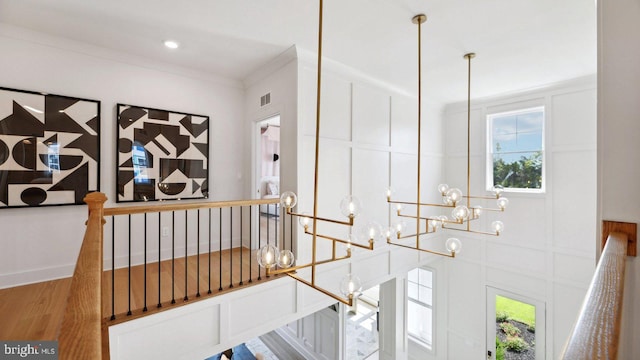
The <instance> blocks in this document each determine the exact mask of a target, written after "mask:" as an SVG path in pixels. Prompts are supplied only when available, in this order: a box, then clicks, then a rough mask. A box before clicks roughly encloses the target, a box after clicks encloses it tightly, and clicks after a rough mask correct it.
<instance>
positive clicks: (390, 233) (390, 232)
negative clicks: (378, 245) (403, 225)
mask: <svg viewBox="0 0 640 360" xmlns="http://www.w3.org/2000/svg"><path fill="white" fill-rule="evenodd" d="M383 233H384V237H385V238H386V239H387V241H388V240H391V237H392V236H393V234H394V233H395V231H394V229H393V227H388V228H386V229H384V231H383Z"/></svg>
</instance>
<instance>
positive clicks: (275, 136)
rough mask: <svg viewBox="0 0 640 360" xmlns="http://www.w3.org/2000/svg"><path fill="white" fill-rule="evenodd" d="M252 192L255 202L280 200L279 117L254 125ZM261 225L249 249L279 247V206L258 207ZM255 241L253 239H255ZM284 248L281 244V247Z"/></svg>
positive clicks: (263, 205)
mask: <svg viewBox="0 0 640 360" xmlns="http://www.w3.org/2000/svg"><path fill="white" fill-rule="evenodd" d="M255 129H256V130H255V139H256V140H255V145H256V146H255V151H256V152H255V155H254V159H255V160H254V173H255V184H254V189H255V190H254V191H255V193H254V194H255V197H256V198H257V199H278V198H280V163H281V161H280V115H275V116H272V117H269V118H267V119H265V120H262V121H258V122H256V127H255ZM258 213H259V214H258V215H259V219H260V225H259V228H258V229H257V232H258V234H257V235H258V240H257V241H256V242H255V244H253V246H252V248H254V249H255V248H258V247H260V246H261V245H264V244H266V243H271V242H275V244H276V245H277V244H278V232H279V230H278V228H279V227H280V204H261V205H260V206H259V207H258ZM254 239H256V237H254ZM282 245H284V244H282Z"/></svg>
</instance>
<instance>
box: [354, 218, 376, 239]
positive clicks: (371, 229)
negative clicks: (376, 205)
mask: <svg viewBox="0 0 640 360" xmlns="http://www.w3.org/2000/svg"><path fill="white" fill-rule="evenodd" d="M356 236H357V237H358V239H359V240H360V241H362V242H365V241H369V240H373V241H379V240H382V226H380V224H378V223H377V222H375V221H368V222H367V223H365V224H364V225H358V226H357V227H356Z"/></svg>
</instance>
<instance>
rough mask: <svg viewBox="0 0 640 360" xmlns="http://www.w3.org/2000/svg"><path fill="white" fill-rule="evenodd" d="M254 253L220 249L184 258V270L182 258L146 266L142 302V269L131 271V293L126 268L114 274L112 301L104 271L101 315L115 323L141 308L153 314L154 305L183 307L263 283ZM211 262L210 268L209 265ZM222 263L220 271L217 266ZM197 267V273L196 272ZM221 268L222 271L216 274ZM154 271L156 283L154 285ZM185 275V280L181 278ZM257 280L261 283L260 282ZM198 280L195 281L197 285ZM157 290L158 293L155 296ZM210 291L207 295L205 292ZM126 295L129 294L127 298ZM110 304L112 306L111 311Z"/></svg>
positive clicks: (108, 277)
mask: <svg viewBox="0 0 640 360" xmlns="http://www.w3.org/2000/svg"><path fill="white" fill-rule="evenodd" d="M255 253H256V251H255V250H254V251H250V250H249V249H247V248H242V249H240V248H235V249H232V250H223V251H222V252H221V253H220V252H213V253H211V256H209V254H201V255H200V256H199V260H200V264H199V265H198V257H197V256H196V255H193V256H189V257H188V258H187V265H186V268H185V261H184V258H178V259H175V261H174V262H173V264H172V261H171V260H165V261H162V262H161V263H160V268H159V269H158V263H157V262H154V263H149V264H147V274H146V279H147V282H146V302H145V281H144V280H145V275H144V266H143V265H139V266H134V267H132V268H131V282H130V284H131V293H129V271H128V269H127V268H123V269H117V270H116V271H115V274H114V277H115V292H114V296H113V299H114V300H115V301H114V302H112V296H111V294H112V292H111V289H112V288H111V279H112V274H111V271H105V272H104V276H103V289H104V291H103V301H102V304H103V314H105V316H106V317H107V318H111V315H112V314H115V317H116V320H122V319H126V318H127V317H128V315H127V314H128V313H129V310H131V314H132V315H140V314H142V312H143V309H144V307H145V306H146V307H147V310H148V312H152V311H157V309H158V304H161V305H162V308H170V307H171V306H174V304H173V303H174V300H175V304H184V303H185V302H188V301H193V300H196V299H197V298H198V293H199V294H200V297H209V296H215V295H218V294H220V293H224V292H228V291H232V290H235V289H238V288H241V287H243V286H249V285H252V284H255V283H257V282H259V281H265V280H266V279H267V278H266V276H265V272H264V269H260V268H259V266H258V263H257V261H256V256H255ZM209 260H211V265H209ZM221 261H222V268H220V263H221ZM198 266H199V267H200V271H199V272H198ZM220 269H222V271H220ZM158 272H159V273H160V282H159V285H158ZM185 274H186V278H185ZM260 279H261V280H260ZM198 281H199V282H198ZM158 290H160V292H159V293H158ZM209 290H211V293H209ZM129 294H130V295H129ZM112 304H114V307H113V308H112Z"/></svg>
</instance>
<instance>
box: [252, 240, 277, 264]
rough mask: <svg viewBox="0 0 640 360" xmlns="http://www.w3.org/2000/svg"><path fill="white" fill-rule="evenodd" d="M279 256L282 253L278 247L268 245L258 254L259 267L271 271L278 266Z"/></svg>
mask: <svg viewBox="0 0 640 360" xmlns="http://www.w3.org/2000/svg"><path fill="white" fill-rule="evenodd" d="M279 256H280V252H279V251H278V248H277V247H275V246H273V245H271V244H266V245H264V246H262V247H261V248H260V249H259V250H258V252H257V257H258V265H260V266H261V267H263V268H265V269H270V268H272V267H274V266H275V265H276V262H277V259H278V258H279Z"/></svg>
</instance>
